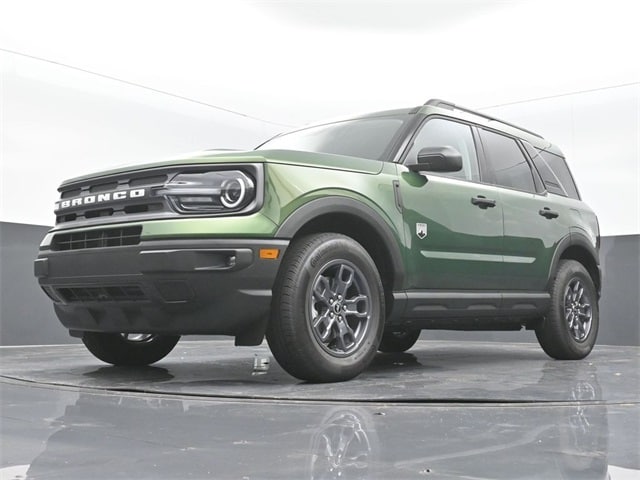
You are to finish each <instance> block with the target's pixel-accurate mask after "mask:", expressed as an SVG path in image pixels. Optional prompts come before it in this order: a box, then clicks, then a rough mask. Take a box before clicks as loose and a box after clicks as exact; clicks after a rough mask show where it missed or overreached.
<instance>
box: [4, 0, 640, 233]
mask: <svg viewBox="0 0 640 480" xmlns="http://www.w3.org/2000/svg"><path fill="white" fill-rule="evenodd" d="M636 18H637V15H635V7H634V2H625V1H616V0H612V1H609V2H606V3H605V2H589V1H583V2H574V1H562V0H559V1H554V2H551V1H545V0H542V1H524V0H523V1H518V0H514V1H509V2H501V1H490V0H475V1H473V0H447V1H445V0H425V1H421V2H419V1H406V0H396V1H391V0H388V1H375V0H373V1H366V2H365V1H359V0H344V1H341V2H334V1H328V0H327V1H321V0H315V1H299V2H297V1H289V0H281V1H277V2H273V1H266V0H265V1H260V0H236V1H212V2H200V1H184V2H163V1H128V2H120V1H117V0H113V1H108V2H107V1H94V2H82V1H71V0H58V1H56V2H46V1H37V0H23V1H5V2H2V0H0V82H1V84H0V102H1V103H0V107H1V111H0V162H1V165H0V167H1V169H2V171H1V173H2V180H1V182H2V183H1V184H0V185H1V192H0V221H6V222H17V223H32V224H42V225H49V224H51V223H52V222H53V215H52V211H51V210H52V205H53V202H54V201H55V200H56V197H57V195H56V188H57V186H58V184H59V182H60V181H61V180H63V179H65V178H68V177H73V176H77V175H79V174H82V173H87V172H91V171H97V170H102V169H105V168H110V167H113V166H116V165H121V164H128V163H129V164H130V163H134V164H139V163H143V162H147V161H152V160H158V159H165V158H169V157H174V156H177V155H181V154H183V153H185V152H190V151H197V150H203V149H207V148H252V147H253V146H255V145H256V144H258V143H260V142H261V141H262V140H264V139H265V138H267V137H269V136H271V135H273V134H275V133H278V132H280V131H283V130H287V129H288V128H290V127H292V126H297V125H302V124H306V123H309V122H314V121H319V120H322V119H325V118H327V117H336V116H344V115H349V114H353V113H360V112H365V111H374V110H381V109H385V108H397V107H408V106H414V105H417V104H420V103H422V102H424V101H425V100H427V99H428V98H432V97H438V98H444V99H447V100H450V101H453V102H456V103H460V104H462V105H464V106H467V107H471V108H476V109H479V110H483V111H486V112H487V113H490V114H492V115H495V116H498V117H501V118H504V119H505V120H508V121H513V122H515V123H519V124H522V126H524V127H525V128H529V129H532V130H534V131H538V132H539V133H541V134H542V135H544V136H545V137H547V138H549V139H550V140H551V141H553V142H554V143H556V144H558V145H559V146H560V147H561V148H562V149H563V151H564V152H565V154H566V155H567V157H568V161H569V163H570V165H571V168H572V170H573V172H574V174H575V176H576V180H577V182H578V184H579V188H580V191H581V193H582V195H583V197H584V199H585V200H586V201H587V202H588V203H589V204H590V205H591V206H592V207H593V208H594V209H595V210H596V212H597V213H598V215H599V217H600V223H601V229H602V233H603V235H623V234H637V233H640V210H639V209H640V207H639V204H640V178H639V177H640V170H639V169H640V167H639V163H640V161H639V144H640V128H639V123H640V62H639V61H638V59H637V47H636V45H638V44H640V33H639V32H640V30H639V29H637V27H636V25H635V23H636ZM216 107H222V108H216ZM229 110H231V111H233V112H236V113H233V112H231V111H229Z"/></svg>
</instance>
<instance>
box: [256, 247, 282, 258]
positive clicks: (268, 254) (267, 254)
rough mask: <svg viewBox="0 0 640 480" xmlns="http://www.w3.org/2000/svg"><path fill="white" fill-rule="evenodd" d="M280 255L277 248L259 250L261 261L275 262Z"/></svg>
mask: <svg viewBox="0 0 640 480" xmlns="http://www.w3.org/2000/svg"><path fill="white" fill-rule="evenodd" d="M279 255H280V250H279V249H278V248H261V249H260V258H261V259H263V260H276V259H277V258H278V256H279Z"/></svg>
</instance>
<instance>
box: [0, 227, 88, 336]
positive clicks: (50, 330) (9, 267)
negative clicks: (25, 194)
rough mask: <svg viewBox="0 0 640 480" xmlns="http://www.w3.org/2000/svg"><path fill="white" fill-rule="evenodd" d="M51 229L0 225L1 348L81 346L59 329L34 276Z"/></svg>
mask: <svg viewBox="0 0 640 480" xmlns="http://www.w3.org/2000/svg"><path fill="white" fill-rule="evenodd" d="M49 228H51V227H42V226H37V225H24V224H21V223H7V222H1V223H0V344H1V345H53V344H58V343H78V342H79V340H78V339H75V338H72V337H70V336H69V334H68V333H67V331H66V329H65V328H63V327H62V325H60V322H58V319H57V318H56V316H55V313H53V305H52V303H51V300H49V298H47V296H46V295H45V294H44V293H43V292H42V290H40V287H39V286H38V282H37V280H36V278H35V277H34V276H33V259H34V258H35V257H36V255H37V254H38V246H39V245H40V241H41V240H42V238H43V237H44V235H45V233H47V231H48V230H49Z"/></svg>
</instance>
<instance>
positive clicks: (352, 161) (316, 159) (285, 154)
mask: <svg viewBox="0 0 640 480" xmlns="http://www.w3.org/2000/svg"><path fill="white" fill-rule="evenodd" d="M224 163H281V164H287V165H299V166H305V167H317V168H325V169H331V170H345V171H350V172H359V173H368V174H372V175H375V174H378V173H380V172H381V171H382V167H383V162H381V161H378V160H368V159H365V158H357V157H348V156H344V155H333V154H328V153H314V152H302V151H296V150H250V151H245V152H234V151H205V152H201V153H198V154H193V155H189V156H185V157H176V158H173V159H169V160H162V161H159V162H151V163H144V164H135V165H127V166H122V167H118V168H113V169H110V170H103V171H100V172H94V173H90V174H87V175H82V176H79V177H75V178H71V179H68V180H65V181H64V182H62V185H61V187H64V186H67V185H71V184H74V183H78V182H83V181H86V180H90V179H94V178H101V177H108V176H111V175H116V174H119V173H126V172H139V171H143V170H150V169H155V168H161V167H173V166H180V165H209V164H211V165H217V164H224Z"/></svg>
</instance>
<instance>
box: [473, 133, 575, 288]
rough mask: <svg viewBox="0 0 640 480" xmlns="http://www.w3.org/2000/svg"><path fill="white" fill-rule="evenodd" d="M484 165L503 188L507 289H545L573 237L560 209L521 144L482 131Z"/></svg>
mask: <svg viewBox="0 0 640 480" xmlns="http://www.w3.org/2000/svg"><path fill="white" fill-rule="evenodd" d="M478 131H479V134H480V139H481V144H482V148H483V151H484V156H485V161H486V164H487V166H488V167H489V169H490V170H491V172H490V173H491V175H492V176H493V179H492V181H493V183H495V185H496V186H498V187H500V188H499V199H500V203H501V205H502V214H503V216H504V241H503V252H502V255H503V259H504V275H505V284H504V290H512V291H538V292H540V291H544V290H545V288H546V283H547V279H548V274H549V268H550V265H551V262H552V257H553V254H554V252H555V250H556V247H557V245H558V243H559V242H560V240H562V238H563V237H564V236H566V235H567V234H568V231H569V229H568V226H567V223H566V222H567V220H568V219H567V215H566V211H561V209H560V208H559V206H558V204H557V202H554V201H553V196H550V195H549V194H548V193H547V192H546V191H545V190H544V188H543V187H542V182H540V181H539V178H538V180H537V181H536V179H534V175H537V173H536V172H535V170H533V169H532V166H531V164H530V162H529V159H528V156H527V155H526V154H525V152H524V149H523V147H522V145H521V143H520V141H519V140H517V139H516V138H513V137H509V136H506V135H503V134H501V133H499V132H495V131H492V130H487V129H484V128H478Z"/></svg>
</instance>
